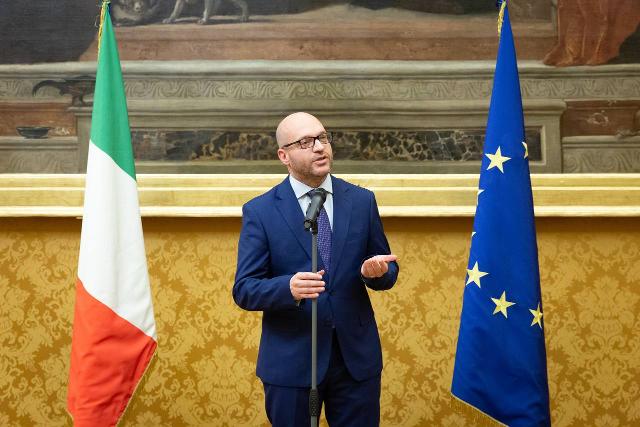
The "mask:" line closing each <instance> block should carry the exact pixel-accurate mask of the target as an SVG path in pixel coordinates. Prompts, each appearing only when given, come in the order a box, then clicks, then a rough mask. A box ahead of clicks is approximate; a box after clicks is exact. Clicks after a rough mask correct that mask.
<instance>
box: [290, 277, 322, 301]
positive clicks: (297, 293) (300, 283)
mask: <svg viewBox="0 0 640 427" xmlns="http://www.w3.org/2000/svg"><path fill="white" fill-rule="evenodd" d="M323 275H324V270H320V271H318V272H317V273H310V272H308V271H307V272H303V271H301V272H299V273H296V274H294V275H293V277H291V280H290V281H289V289H291V295H293V299H295V300H296V301H300V300H301V299H303V298H318V296H319V295H320V293H322V292H324V281H323V280H322V276H323Z"/></svg>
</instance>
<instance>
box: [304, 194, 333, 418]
mask: <svg viewBox="0 0 640 427" xmlns="http://www.w3.org/2000/svg"><path fill="white" fill-rule="evenodd" d="M326 198H327V192H326V190H324V189H322V188H318V189H316V190H315V191H314V192H313V196H312V197H311V203H310V204H309V207H308V208H307V213H306V215H305V219H304V228H305V229H306V230H309V231H311V272H312V273H317V272H318V215H320V210H321V209H322V205H323V204H324V201H325V200H326ZM309 414H310V415H311V427H317V426H318V418H319V417H320V396H319V394H318V298H313V299H312V300H311V390H310V391H309Z"/></svg>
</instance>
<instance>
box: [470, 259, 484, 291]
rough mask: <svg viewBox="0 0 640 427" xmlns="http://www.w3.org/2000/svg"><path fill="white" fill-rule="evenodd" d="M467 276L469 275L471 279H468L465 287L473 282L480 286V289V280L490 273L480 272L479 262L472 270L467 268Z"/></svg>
mask: <svg viewBox="0 0 640 427" xmlns="http://www.w3.org/2000/svg"><path fill="white" fill-rule="evenodd" d="M467 274H469V278H468V279H467V283H465V286H467V285H468V284H469V283H471V282H473V283H475V284H476V285H478V287H480V278H481V277H483V276H486V275H487V274H489V273H486V272H484V271H480V269H479V268H478V261H476V263H475V264H474V266H473V268H472V269H471V270H469V269H468V268H467Z"/></svg>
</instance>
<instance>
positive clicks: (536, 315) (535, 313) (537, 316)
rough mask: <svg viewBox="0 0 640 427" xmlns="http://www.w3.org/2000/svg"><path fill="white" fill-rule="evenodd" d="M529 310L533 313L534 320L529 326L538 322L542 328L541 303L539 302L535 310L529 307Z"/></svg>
mask: <svg viewBox="0 0 640 427" xmlns="http://www.w3.org/2000/svg"><path fill="white" fill-rule="evenodd" d="M529 311H530V312H531V314H533V320H532V321H531V325H529V326H533V325H535V324H536V323H537V324H538V326H540V329H542V322H541V321H542V312H541V311H540V303H538V308H536V309H535V310H531V309H529Z"/></svg>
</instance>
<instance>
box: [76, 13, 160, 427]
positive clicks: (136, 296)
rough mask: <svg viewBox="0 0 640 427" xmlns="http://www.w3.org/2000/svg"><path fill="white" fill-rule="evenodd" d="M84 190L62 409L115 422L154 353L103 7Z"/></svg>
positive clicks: (114, 60)
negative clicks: (68, 359) (63, 407)
mask: <svg viewBox="0 0 640 427" xmlns="http://www.w3.org/2000/svg"><path fill="white" fill-rule="evenodd" d="M101 27H102V28H101V37H100V41H99V46H100V48H99V54H98V71H97V77H96V88H95V95H94V104H93V116H92V121H91V140H90V142H89V158H88V162H87V175H86V184H85V193H84V215H83V219H82V234H81V238H80V259H79V261H78V278H77V280H76V305H75V313H74V319H73V341H72V345H71V368H70V372H69V388H68V397H67V406H68V409H69V412H70V413H71V415H72V417H73V420H74V425H75V426H78V427H85V426H91V427H96V426H113V425H116V424H117V422H118V420H119V419H120V417H121V416H122V414H123V413H124V410H125V409H126V407H127V404H128V403H129V399H130V398H131V395H132V394H133V392H134V391H135V389H136V386H137V385H138V382H139V381H140V379H141V378H142V375H143V374H144V372H145V370H146V368H147V366H148V365H149V362H150V360H151V357H152V356H153V354H154V352H155V349H156V346H157V344H156V341H157V337H156V326H155V320H154V317H153V306H152V303H151V293H150V289H149V276H148V273H147V261H146V257H145V251H144V241H143V238H142V222H141V220H140V207H139V205H138V190H137V184H136V172H135V168H134V162H133V152H132V149H131V134H130V130H129V119H128V116H127V104H126V99H125V94H124V84H123V81H122V72H121V70H120V60H119V57H118V49H117V46H116V39H115V35H114V33H113V27H112V25H111V18H110V14H109V9H108V6H107V5H106V4H105V5H103V14H102V25H101Z"/></svg>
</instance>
